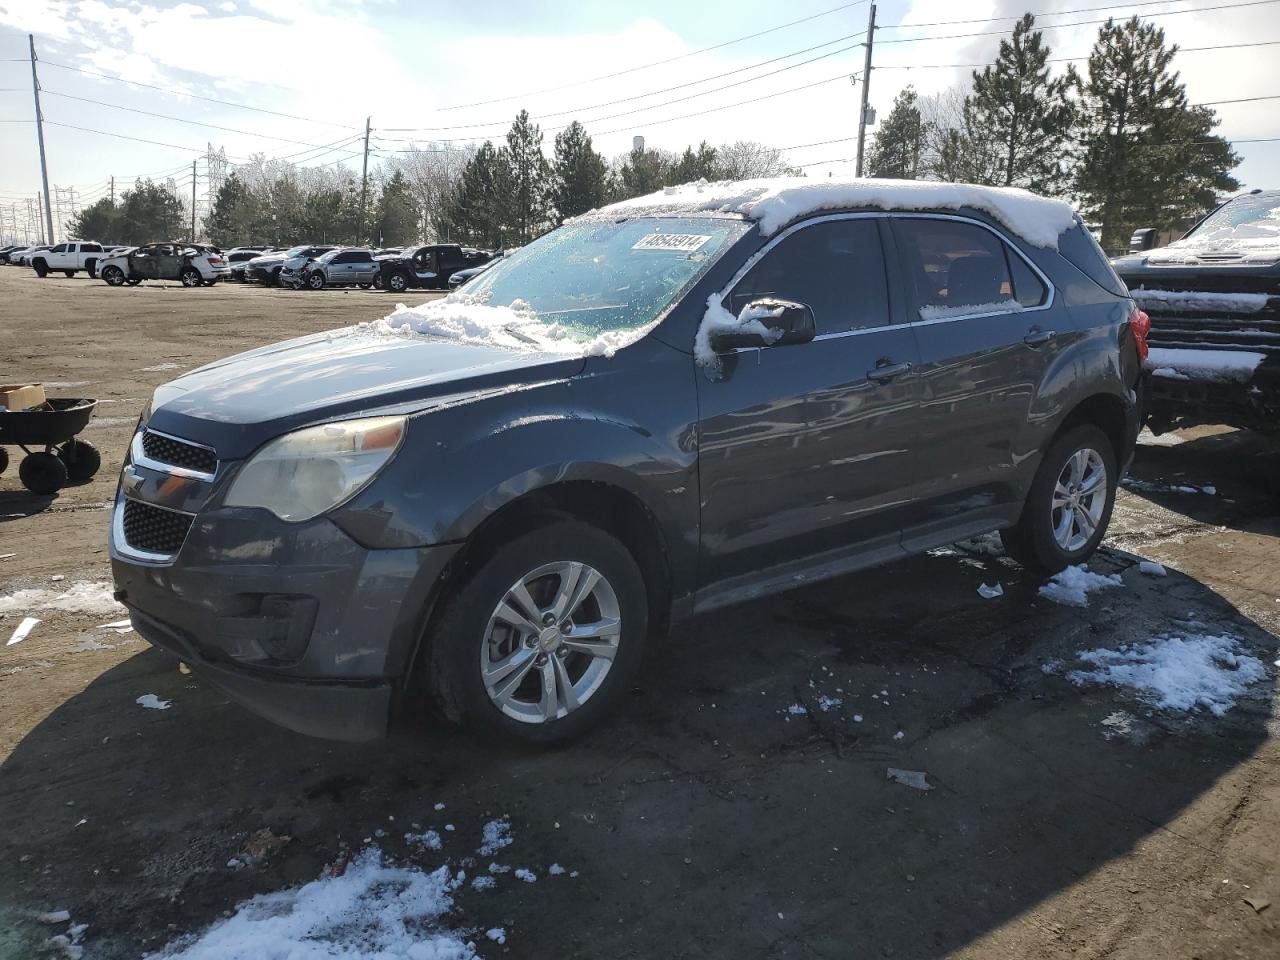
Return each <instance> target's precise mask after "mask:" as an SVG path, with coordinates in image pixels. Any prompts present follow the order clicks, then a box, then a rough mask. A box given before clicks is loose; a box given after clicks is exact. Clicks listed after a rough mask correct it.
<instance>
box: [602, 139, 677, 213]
mask: <svg viewBox="0 0 1280 960" xmlns="http://www.w3.org/2000/svg"><path fill="white" fill-rule="evenodd" d="M672 165H673V160H672V158H671V155H670V154H669V153H667V152H666V151H665V150H654V149H648V150H643V149H642V150H634V149H633V150H632V151H631V152H630V153H628V154H625V155H624V157H623V158H622V160H621V162H620V163H618V165H617V170H616V172H615V174H614V178H613V199H614V200H629V199H630V198H632V197H642V196H644V195H645V194H646V193H653V192H654V191H655V190H661V189H662V188H663V187H664V186H666V185H667V183H668V182H669V181H670V174H671V167H672Z"/></svg>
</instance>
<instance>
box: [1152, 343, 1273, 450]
mask: <svg viewBox="0 0 1280 960" xmlns="http://www.w3.org/2000/svg"><path fill="white" fill-rule="evenodd" d="M1143 377H1144V380H1145V383H1146V395H1145V403H1144V411H1143V412H1144V415H1145V421H1146V424H1147V425H1148V426H1149V427H1150V428H1151V429H1152V431H1154V432H1155V433H1165V432H1167V431H1169V430H1176V429H1183V428H1187V427H1195V426H1201V425H1205V424H1219V423H1220V424H1226V425H1227V426H1231V427H1237V428H1240V429H1245V430H1258V431H1261V432H1264V433H1275V432H1277V431H1280V356H1273V357H1270V358H1268V359H1267V360H1265V361H1264V362H1263V363H1262V364H1261V365H1259V367H1258V368H1257V370H1256V371H1255V372H1254V374H1253V376H1252V378H1250V379H1249V380H1247V381H1240V382H1235V381H1215V380H1206V379H1191V378H1175V377H1168V376H1156V375H1155V374H1154V373H1153V372H1152V371H1147V372H1145V373H1144V375H1143Z"/></svg>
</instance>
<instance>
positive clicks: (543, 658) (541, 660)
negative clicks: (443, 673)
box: [480, 561, 622, 723]
mask: <svg viewBox="0 0 1280 960" xmlns="http://www.w3.org/2000/svg"><path fill="white" fill-rule="evenodd" d="M621 636H622V618H621V616H620V612H619V605H618V597H617V594H616V593H615V592H614V589H613V587H612V586H611V585H610V583H609V581H608V580H607V579H606V578H605V577H604V576H603V574H601V573H600V572H599V571H598V570H596V569H595V568H593V567H590V566H588V565H586V564H584V563H577V562H574V561H559V562H556V563H548V564H543V565H542V566H540V567H538V568H536V569H534V570H531V571H529V572H528V573H526V574H525V575H524V576H523V577H521V578H520V579H519V580H517V581H516V582H515V583H514V584H512V585H511V587H510V588H509V589H508V590H507V592H506V593H505V594H504V595H503V597H502V599H501V600H500V601H499V602H498V605H497V606H496V607H495V608H494V611H493V613H492V615H491V616H490V617H489V623H488V626H486V628H485V635H484V642H483V644H482V646H481V650H480V674H481V678H482V680H483V683H484V688H485V691H486V693H488V695H489V699H490V700H491V701H492V702H493V704H494V706H496V707H497V708H498V709H499V710H501V711H502V712H503V713H504V714H506V715H507V716H508V717H511V718H512V719H514V720H518V721H520V722H522V723H547V722H549V721H552V720H558V719H560V718H562V717H565V716H568V715H569V714H570V713H572V712H573V711H575V710H577V709H578V708H580V707H581V706H582V705H583V704H585V703H586V702H587V701H588V700H589V699H590V698H591V697H592V696H593V695H594V694H595V693H596V692H597V691H599V689H600V686H601V684H603V683H604V679H605V677H606V675H607V674H608V673H609V670H610V668H611V667H612V666H613V662H614V659H615V657H616V656H617V654H618V644H619V641H620V639H621Z"/></svg>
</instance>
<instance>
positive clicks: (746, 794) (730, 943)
mask: <svg viewBox="0 0 1280 960" xmlns="http://www.w3.org/2000/svg"><path fill="white" fill-rule="evenodd" d="M991 554H992V548H991V546H990V542H989V541H986V542H979V543H976V544H973V545H970V546H969V547H967V548H965V549H955V550H946V551H937V552H935V553H934V554H932V555H929V556H923V557H919V558H916V559H913V560H909V561H904V562H901V563H898V564H894V565H891V566H888V567H884V568H882V569H879V570H874V571H869V572H867V573H863V574H859V575H858V576H856V577H850V578H845V579H842V580H837V581H833V582H829V583H826V584H818V585H814V586H811V587H807V588H804V589H801V590H797V591H795V592H793V593H790V594H788V595H786V596H783V597H780V598H774V599H771V600H767V601H759V602H756V603H752V604H749V605H746V606H743V607H740V608H737V609H733V610H727V611H724V612H721V613H717V614H715V615H711V616H705V617H702V618H699V619H697V620H695V621H692V622H690V623H688V624H686V625H684V626H682V627H680V628H679V629H677V630H676V631H675V633H674V634H673V635H672V636H670V637H668V638H663V639H659V638H654V639H653V640H652V641H651V647H650V649H649V651H648V658H647V661H646V667H645V670H644V673H643V676H642V680H641V682H640V683H639V684H638V686H637V687H636V689H635V690H633V691H630V692H629V694H628V696H627V697H626V699H625V701H624V703H623V704H622V709H621V711H620V715H619V716H617V717H616V718H615V719H614V720H613V721H611V722H610V723H608V724H607V725H605V726H603V727H602V728H601V729H599V730H597V731H595V732H594V733H593V734H591V735H589V736H588V737H587V738H586V739H584V740H582V741H580V742H579V743H577V744H574V745H572V746H571V747H568V748H565V749H560V750H553V751H540V750H534V749H528V748H521V747H514V746H511V745H508V744H504V743H499V742H492V741H489V740H485V739H481V738H477V737H473V736H469V735H463V734H459V733H456V732H454V731H451V730H448V729H445V728H443V727H441V726H438V725H435V724H433V723H431V722H428V721H425V720H423V718H422V717H420V716H418V715H416V714H410V715H409V716H407V717H404V718H402V719H401V720H400V721H399V723H398V724H397V726H396V728H395V729H394V730H393V732H392V735H391V736H390V737H389V738H388V739H387V740H386V741H385V742H380V743H376V744H365V745H352V744H340V743H327V742H322V741H317V740H312V739H308V738H306V737H302V736H299V735H295V734H292V733H289V732H287V731H283V730H280V729H277V728H275V727H273V726H271V725H269V724H267V723H266V722H265V721H260V720H258V719H256V718H255V717H253V716H251V715H250V714H248V713H246V712H245V711H243V710H242V709H241V708H240V707H238V706H236V705H234V704H231V703H229V702H228V701H227V700H226V698H225V697H223V696H221V695H220V694H218V693H217V691H215V690H213V689H211V688H210V687H208V686H207V685H205V684H202V683H200V682H198V681H197V680H195V679H193V678H192V677H190V676H188V675H184V674H182V673H179V672H178V671H177V670H175V669H174V668H173V667H172V665H171V664H169V663H168V662H167V661H165V659H164V658H162V657H161V656H160V655H159V654H157V653H156V652H154V651H148V652H144V653H139V654H138V655H136V656H134V657H132V658H130V659H129V660H127V661H125V662H123V663H121V664H120V665H119V666H117V667H115V668H114V669H111V670H108V671H107V672H106V673H104V674H103V675H101V676H100V677H99V678H98V679H97V680H96V681H94V682H93V683H92V684H91V685H89V686H88V687H87V688H86V689H85V690H84V691H83V692H81V693H79V694H78V695H76V696H73V697H71V698H70V699H69V700H67V701H66V702H65V703H63V704H61V705H60V706H58V707H57V708H56V709H54V710H53V711H52V712H51V714H50V715H49V716H48V718H47V719H45V720H44V721H43V722H42V723H40V724H39V725H38V726H37V727H36V728H35V729H34V730H32V731H31V733H30V734H29V735H28V736H27V737H26V738H25V739H24V740H23V741H22V742H21V743H20V744H19V745H18V747H17V748H16V749H15V750H14V752H13V753H12V755H11V756H10V757H9V758H8V760H7V761H5V762H4V764H3V766H2V767H0V802H2V804H3V807H4V809H5V810H6V817H5V819H6V822H7V827H6V830H5V831H4V832H3V835H0V912H3V911H4V909H5V908H6V907H7V908H8V910H10V911H11V912H12V915H17V912H20V911H32V910H50V909H60V908H66V909H69V910H70V911H71V913H72V917H73V920H75V921H81V922H88V923H90V924H91V927H90V933H89V937H90V939H89V941H87V942H89V943H91V944H92V946H93V950H92V952H91V953H90V954H89V955H90V956H93V957H115V956H121V957H123V956H130V957H135V956H137V955H138V952H139V951H140V950H145V949H155V948H158V947H159V946H160V945H162V944H163V943H165V942H166V941H167V940H169V939H171V938H172V937H174V936H176V934H177V932H180V931H188V930H197V929H200V928H202V927H203V926H205V925H207V924H208V923H210V922H212V921H213V920H214V919H216V918H217V917H218V916H219V915H220V914H221V913H223V912H224V911H226V910H228V909H230V908H232V907H233V906H234V905H235V904H236V903H237V902H239V901H241V900H243V899H244V898H246V897H248V896H250V895H251V894H254V893H258V892H265V891H269V890H276V889H280V888H282V887H285V886H290V885H297V884H301V883H304V882H306V881H309V880H312V879H314V878H316V877H317V876H318V875H319V874H320V873H321V871H322V870H323V869H324V866H325V865H326V864H329V863H332V862H333V861H335V860H336V859H338V858H339V857H340V856H341V855H342V853H343V850H344V848H360V847H362V846H365V845H367V844H377V845H379V846H381V847H382V848H383V849H384V850H386V851H387V852H388V853H389V854H391V855H392V856H394V857H396V858H398V859H403V860H408V861H413V862H417V863H420V864H422V865H423V866H424V867H427V868H432V869H433V868H435V867H436V866H438V865H440V864H441V863H443V862H445V860H446V859H447V860H448V862H449V863H450V864H451V865H452V866H453V868H454V869H458V868H464V869H467V870H468V871H469V872H480V873H484V872H485V871H486V868H487V864H488V862H489V861H494V860H496V861H498V862H500V863H502V864H505V865H507V866H516V867H521V866H523V867H527V868H529V869H531V870H533V871H534V872H535V873H536V874H537V875H538V876H539V877H541V880H540V881H539V882H538V883H536V884H529V883H521V882H519V881H518V880H515V879H513V877H512V875H511V874H502V875H498V876H497V881H498V886H497V889H496V890H488V891H484V892H476V891H473V890H472V889H471V888H470V887H464V888H463V889H462V890H461V891H460V892H459V893H458V906H459V909H458V912H457V913H456V914H454V915H452V916H451V917H450V922H452V923H453V925H454V926H456V927H459V928H462V927H466V928H471V929H479V930H484V929H486V928H487V927H490V926H503V927H505V928H507V930H508V936H509V939H508V941H507V945H506V947H505V948H504V950H505V953H507V954H509V955H512V956H517V957H539V958H543V957H547V956H549V955H551V953H550V952H549V951H548V949H547V945H548V944H555V945H556V949H555V951H554V953H555V955H556V956H565V957H577V956H583V957H602V956H608V957H635V958H653V957H659V956H661V957H685V956H689V957H694V956H696V957H708V956H710V957H744V956H761V957H763V956H770V957H773V956H777V957H784V956H785V957H809V956H814V957H818V956H821V957H827V956H854V957H860V956H893V957H921V958H923V957H937V956H941V955H943V954H946V953H947V952H948V951H951V950H955V949H957V948H960V947H962V946H964V945H965V944H969V943H972V942H973V941H974V940H975V939H976V938H978V937H981V936H982V935H984V934H986V933H988V932H990V931H992V930H994V929H996V928H998V927H1000V926H1001V925H1003V924H1006V923H1007V922H1009V921H1010V920H1012V919H1013V918H1016V917H1018V916H1020V915H1023V914H1025V913H1026V912H1027V911H1030V910H1033V909H1034V908H1035V907H1036V906H1037V905H1038V904H1042V903H1043V902H1044V901H1045V900H1046V899H1048V898H1050V897H1051V896H1053V895H1054V894H1056V893H1059V892H1061V891H1064V890H1066V889H1068V888H1069V887H1071V886H1072V885H1073V884H1075V883H1076V882H1077V881H1079V880H1080V879H1081V878H1083V877H1085V876H1086V875H1089V874H1091V873H1092V872H1094V871H1096V870H1098V869H1099V868H1100V867H1103V866H1104V865H1105V864H1107V863H1108V862H1110V861H1112V860H1114V859H1115V858H1117V857H1120V856H1121V855H1123V854H1125V853H1126V852H1128V851H1131V850H1132V849H1133V848H1134V847H1135V845H1137V844H1138V843H1140V842H1141V841H1142V840H1143V839H1144V838H1146V837H1148V836H1149V835H1151V834H1153V833H1155V832H1158V831H1162V830H1165V828H1166V827H1168V825H1169V824H1170V823H1171V822H1172V821H1173V820H1174V819H1175V818H1176V817H1178V816H1179V814H1180V813H1182V812H1183V811H1185V810H1186V809H1187V808H1188V806H1189V805H1191V804H1193V803H1194V802H1195V801H1196V800H1197V798H1199V797H1201V796H1202V795H1203V794H1204V792H1205V791H1207V790H1208V789H1210V788H1211V787H1212V785H1213V784H1215V783H1216V782H1217V781H1219V780H1221V779H1222V778H1223V777H1224V776H1225V775H1226V774H1228V773H1229V772H1230V771H1231V770H1232V769H1233V768H1235V767H1237V766H1238V765H1239V764H1241V763H1242V762H1243V761H1244V760H1245V759H1246V758H1248V757H1250V756H1251V755H1252V754H1253V753H1254V751H1255V750H1256V749H1257V748H1258V747H1259V745H1260V744H1261V743H1262V742H1263V741H1264V740H1265V739H1266V736H1267V730H1266V723H1267V718H1268V716H1269V713H1270V703H1271V696H1272V679H1271V678H1270V677H1269V678H1268V680H1267V681H1265V682H1263V683H1261V684H1258V685H1257V686H1256V687H1255V688H1254V689H1253V691H1252V693H1251V694H1250V695H1249V696H1247V697H1245V698H1243V699H1242V700H1241V701H1240V702H1238V703H1237V704H1236V706H1235V707H1234V708H1233V709H1232V710H1231V711H1229V712H1228V713H1227V714H1226V715H1225V716H1224V717H1222V718H1214V717H1212V716H1209V715H1208V714H1205V713H1196V714H1193V715H1189V716H1188V715H1173V714H1166V713H1159V712H1156V711H1154V710H1151V709H1149V708H1147V707H1144V706H1142V705H1141V704H1140V703H1139V702H1138V701H1137V700H1136V699H1135V698H1134V697H1133V696H1131V695H1129V694H1128V693H1125V692H1123V691H1117V690H1113V689H1111V688H1103V687H1090V688H1080V687H1077V686H1074V685H1073V684H1071V683H1069V682H1067V680H1066V679H1065V676H1064V674H1065V672H1066V670H1067V669H1068V668H1069V667H1070V665H1071V664H1072V663H1073V662H1074V659H1075V656H1076V655H1077V654H1078V653H1079V652H1081V651H1083V650H1088V649H1092V648H1095V647H1100V646H1106V647H1111V648H1114V647H1117V646H1119V645H1120V644H1122V643H1126V642H1133V641H1135V640H1139V639H1146V638H1149V637H1151V636H1155V635H1157V634H1158V633H1160V632H1163V631H1169V630H1195V629H1205V630H1213V631H1215V632H1230V633H1233V634H1234V635H1236V636H1239V637H1241V638H1242V640H1243V642H1244V643H1245V645H1246V646H1248V647H1250V648H1253V649H1255V650H1258V651H1261V650H1262V649H1263V645H1264V644H1271V645H1272V646H1274V638H1272V637H1271V636H1270V634H1267V633H1266V632H1265V631H1263V630H1261V628H1259V627H1257V626H1256V625H1255V624H1253V623H1252V622H1250V621H1248V620H1247V619H1246V618H1244V617H1243V616H1242V615H1241V614H1240V613H1239V612H1238V611H1236V610H1235V609H1234V608H1233V607H1232V606H1231V605H1230V604H1229V603H1227V602H1226V601H1225V600H1224V599H1222V598H1221V597H1219V596H1217V595H1216V594H1214V593H1213V592H1212V591H1210V590H1209V589H1207V588H1206V587H1205V586H1203V585H1202V584H1200V583H1198V582H1196V581H1194V580H1191V579H1189V578H1187V577H1184V576H1181V575H1179V574H1176V573H1170V575H1169V576H1168V577H1167V578H1163V579H1155V578H1151V577H1144V576H1142V575H1141V574H1140V573H1139V572H1138V570H1137V568H1136V559H1137V558H1135V557H1132V556H1130V555H1128V554H1123V553H1119V552H1108V551H1104V552H1103V553H1102V554H1100V555H1099V557H1098V558H1097V559H1095V561H1094V562H1093V564H1092V567H1093V569H1095V570H1100V571H1103V572H1106V571H1112V572H1116V573H1118V574H1119V575H1120V576H1121V578H1122V580H1123V584H1124V585H1123V586H1121V587H1115V588H1109V589H1107V590H1104V591H1100V592H1098V593H1096V594H1093V595H1092V596H1091V598H1090V603H1089V606H1087V607H1085V608H1075V607H1065V606H1060V605H1057V604H1055V603H1052V602H1050V601H1048V600H1045V599H1043V598H1041V597H1039V596H1038V595H1037V589H1038V587H1039V581H1036V580H1033V579H1032V578H1030V577H1029V576H1028V575H1027V574H1026V573H1024V571H1022V570H1021V568H1019V567H1017V566H1016V565H1015V564H1012V563H1011V562H1010V561H1007V560H1006V559H1004V558H1002V557H998V556H993V555H991ZM997 581H998V582H999V583H1001V585H1002V587H1003V590H1004V594H1003V596H1001V597H997V598H995V599H993V600H983V599H981V598H980V597H979V596H978V594H977V593H976V588H977V586H978V584H980V583H984V582H985V583H987V584H994V583H996V582H997ZM1189 610H1193V611H1194V616H1192V620H1194V621H1195V622H1194V623H1189V622H1188V619H1187V618H1188V616H1189V615H1188V611H1189ZM147 693H153V694H156V695H157V696H159V697H161V698H164V699H166V700H170V701H171V702H172V705H171V707H170V708H169V709H167V710H150V709H143V708H141V707H140V706H138V705H136V704H135V701H136V699H137V698H138V697H139V696H142V695H144V694H147ZM1117 715H1124V716H1127V717H1129V718H1130V720H1131V721H1132V722H1127V723H1125V724H1116V723H1115V722H1114V718H1115V717H1116V716H1117ZM1104 720H1108V721H1109V723H1108V724H1104V723H1103V721H1104ZM889 767H896V768H904V769H908V770H918V771H924V772H925V773H926V775H927V778H928V783H929V785H930V786H931V787H932V789H930V790H928V791H927V792H924V791H918V790H915V789H913V788H911V787H908V786H904V785H903V784H901V783H897V782H893V781H890V780H889V779H888V778H887V769H888V768H889ZM436 803H443V804H445V807H444V808H443V809H442V810H440V811H437V810H435V809H434V806H435V804H436ZM501 816H507V817H509V818H510V822H511V828H512V834H513V836H514V837H515V842H514V843H513V844H512V845H511V846H510V847H508V848H507V849H505V850H502V851H501V852H500V853H498V854H494V855H492V856H486V857H481V858H478V859H476V860H475V861H474V862H468V861H467V860H466V859H465V858H468V857H473V856H475V854H476V848H477V847H478V846H479V844H480V835H481V827H482V825H483V824H484V823H485V822H487V821H489V820H491V819H493V818H495V817H501ZM449 826H452V828H453V829H452V830H450V829H449ZM264 827H265V828H269V829H271V830H272V831H273V832H274V833H275V834H277V835H287V836H289V837H291V838H292V839H291V840H290V841H289V842H288V843H287V844H286V845H284V846H283V847H282V848H280V849H279V850H278V851H276V852H275V853H274V854H273V855H272V856H271V857H270V858H269V859H268V860H267V862H266V863H265V864H262V865H258V866H253V867H248V868H242V869H233V868H231V867H229V866H228V861H229V860H230V859H231V858H232V857H236V856H237V855H238V852H239V851H240V850H241V849H242V847H243V845H244V841H245V838H246V836H247V835H248V834H250V833H252V832H253V831H257V830H259V829H261V828H264ZM416 827H421V828H426V827H432V828H434V829H437V830H439V831H440V832H441V835H442V837H443V838H444V842H443V851H440V852H434V851H424V850H422V849H420V848H414V847H411V846H410V845H408V844H406V842H405V840H404V838H403V834H404V832H405V831H408V830H410V829H413V828H416ZM1206 829H1207V828H1206ZM1215 836H1216V834H1212V833H1210V834H1206V835H1205V836H1199V835H1197V834H1196V833H1194V832H1191V833H1186V832H1183V833H1182V835H1181V840H1182V841H1183V842H1185V843H1186V844H1189V845H1199V846H1206V845H1208V846H1212V845H1213V844H1214V843H1215V839H1214V838H1215ZM552 863H559V864H561V865H563V866H564V867H565V868H566V870H572V871H577V872H578V876H576V877H573V878H571V877H569V876H568V875H564V876H556V877H553V876H548V875H547V873H546V871H547V868H548V867H549V866H550V865H551V864H552ZM1171 869H1176V867H1172V868H1171ZM1139 899H1140V898H1135V907H1134V909H1140V905H1139V904H1138V900H1139ZM32 929H33V930H34V929H35V928H34V927H33V928H32ZM48 932H49V931H48V930H47V929H45V930H36V932H34V933H32V934H31V936H47V934H48ZM1046 936H1051V934H1048V933H1046ZM1058 946H1062V944H1058ZM498 952H501V951H500V950H499V948H498V947H497V946H496V945H494V944H491V943H488V942H487V941H484V942H483V943H482V946H481V953H482V954H483V955H486V956H487V955H490V954H494V955H496V954H497V953H498Z"/></svg>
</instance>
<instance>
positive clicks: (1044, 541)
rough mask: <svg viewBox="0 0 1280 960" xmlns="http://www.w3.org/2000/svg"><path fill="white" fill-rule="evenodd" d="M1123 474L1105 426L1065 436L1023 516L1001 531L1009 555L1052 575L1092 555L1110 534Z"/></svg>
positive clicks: (1053, 447)
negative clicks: (1074, 471) (1077, 471)
mask: <svg viewBox="0 0 1280 960" xmlns="http://www.w3.org/2000/svg"><path fill="white" fill-rule="evenodd" d="M1073 463H1074V464H1077V465H1078V467H1079V474H1078V475H1077V474H1076V473H1073ZM1099 471H1101V475H1099ZM1119 477H1120V474H1119V471H1118V469H1117V468H1116V454H1115V450H1114V449H1112V446H1111V440H1110V438H1109V437H1108V436H1107V435H1106V433H1105V432H1103V430H1102V429H1101V428H1100V427H1097V426H1095V425H1093V424H1082V425H1080V426H1078V427H1073V428H1072V429H1070V430H1068V431H1067V432H1066V433H1064V434H1062V435H1061V436H1059V437H1058V438H1057V439H1056V440H1054V441H1053V443H1051V444H1050V445H1049V449H1048V450H1047V451H1045V455H1044V459H1043V460H1041V462H1040V467H1039V469H1038V470H1036V475H1035V478H1034V479H1033V480H1032V481H1031V489H1030V490H1029V491H1028V493H1027V501H1026V503H1025V504H1024V505H1023V508H1022V517H1021V518H1020V519H1019V520H1018V523H1017V524H1016V525H1014V526H1012V527H1010V528H1008V529H1006V530H1001V531H1000V539H1001V540H1002V541H1003V543H1004V548H1005V550H1006V551H1007V552H1008V554H1009V556H1011V557H1013V558H1014V559H1015V560H1017V561H1018V562H1019V563H1021V564H1022V565H1023V566H1025V567H1028V568H1030V569H1032V570H1035V571H1037V572H1040V573H1047V574H1053V573H1057V572H1059V571H1060V570H1062V569H1064V568H1065V567H1068V566H1072V565H1073V564H1078V563H1083V562H1084V561H1085V560H1087V559H1089V556H1090V555H1091V554H1092V553H1093V552H1094V551H1095V550H1096V549H1098V544H1100V543H1101V542H1102V538H1103V537H1104V536H1106V533H1107V524H1109V523H1110V522H1111V511H1112V509H1113V508H1114V507H1115V502H1116V484H1117V482H1118V481H1119ZM1089 491H1092V492H1089ZM1098 498H1101V499H1098Z"/></svg>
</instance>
